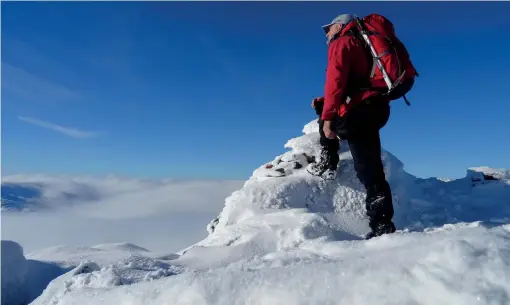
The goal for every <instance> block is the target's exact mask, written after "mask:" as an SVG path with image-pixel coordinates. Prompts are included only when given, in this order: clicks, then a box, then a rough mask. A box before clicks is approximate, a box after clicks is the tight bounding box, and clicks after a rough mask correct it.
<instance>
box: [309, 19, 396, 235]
mask: <svg viewBox="0 0 510 305" xmlns="http://www.w3.org/2000/svg"><path fill="white" fill-rule="evenodd" d="M323 29H324V31H325V32H326V37H327V39H328V40H327V43H328V64H327V72H326V83H325V87H324V97H317V98H314V99H313V101H312V107H314V108H315V111H316V112H317V115H319V116H320V118H319V126H320V128H319V132H320V135H321V137H320V144H321V146H322V151H321V155H320V157H319V161H318V162H317V163H314V164H312V166H310V168H309V170H308V171H309V172H310V173H311V174H314V175H318V176H324V177H325V178H330V179H334V177H335V173H336V168H337V165H338V162H339V158H338V149H339V139H338V138H340V139H342V140H346V141H347V143H348V145H349V149H350V151H351V154H352V158H353V161H354V168H355V170H356V173H357V177H358V179H359V180H360V182H361V183H362V184H363V185H364V187H365V189H366V193H367V196H366V200H365V202H366V210H367V216H368V218H369V226H370V228H371V232H370V233H369V234H368V235H367V236H366V238H367V239H369V238H372V237H375V236H379V235H382V234H386V233H393V232H395V225H394V224H393V222H392V218H393V213H394V211H393V202H392V195H391V189H390V186H389V184H388V182H387V181H386V177H385V174H384V168H383V164H382V160H381V141H380V137H379V130H380V129H381V128H382V127H383V126H384V125H386V123H387V121H388V119H389V116H390V106H389V99H387V98H386V97H384V96H381V94H380V93H378V92H377V91H373V90H367V89H366V88H368V87H369V86H368V84H367V82H368V78H369V76H370V74H371V71H372V66H373V60H372V57H371V55H370V53H369V52H368V50H367V49H365V46H364V42H363V40H361V39H358V38H357V36H356V35H354V33H355V32H354V31H355V30H356V21H355V20H354V18H353V16H352V15H349V14H343V15H340V16H338V17H336V18H335V19H334V20H333V21H332V22H331V23H330V24H328V25H325V26H323ZM361 88H365V89H363V90H362V89H361ZM337 137H338V138H337Z"/></svg>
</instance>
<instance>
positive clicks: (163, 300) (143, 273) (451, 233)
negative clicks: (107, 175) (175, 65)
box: [27, 122, 510, 305]
mask: <svg viewBox="0 0 510 305" xmlns="http://www.w3.org/2000/svg"><path fill="white" fill-rule="evenodd" d="M317 128H318V126H317V124H316V122H310V123H309V124H307V125H306V126H305V127H304V129H303V132H304V135H302V136H300V137H297V138H294V139H291V140H289V141H288V142H287V143H286V145H285V147H286V148H289V151H287V152H285V153H284V154H283V155H281V156H278V157H276V158H275V159H274V160H270V161H269V162H268V163H266V164H263V165H261V166H260V167H259V168H257V169H256V170H255V171H254V173H253V175H252V177H251V178H250V179H249V180H248V181H246V183H245V184H244V186H243V187H242V188H240V189H239V190H237V191H235V192H233V193H232V195H231V196H229V197H228V198H227V199H226V200H225V206H224V208H223V210H222V211H221V213H219V215H218V217H217V218H215V219H213V220H212V221H211V223H210V224H209V225H208V227H207V230H208V231H209V235H208V236H207V237H206V238H205V239H203V240H201V241H199V242H198V243H196V244H194V245H191V246H189V247H187V248H185V249H183V250H182V251H179V252H178V253H153V252H151V251H148V250H147V249H141V248H139V247H137V246H135V245H132V244H113V245H112V244H109V245H99V246H90V247H83V248H72V247H71V248H70V247H55V248H51V249H46V250H41V251H38V252H34V253H30V254H28V255H27V257H30V258H32V259H35V260H40V261H45V262H53V263H56V264H59V266H62V267H67V268H71V270H70V271H69V272H66V273H65V274H63V275H61V276H59V277H57V278H56V279H54V280H53V281H52V282H51V283H50V284H49V285H48V287H47V288H46V290H45V291H44V292H43V293H42V294H41V295H40V296H39V297H38V298H37V299H36V300H35V301H34V302H33V303H32V304H40V305H42V304H62V305H64V304H200V305H201V304H218V305H220V304H221V305H228V304H349V305H356V304H378V305H383V304H413V305H415V304H431V305H432V304H434V305H437V304H463V305H469V304H510V172H509V171H507V170H502V169H490V168H486V167H480V168H471V169H468V171H467V174H466V177H465V178H462V179H456V180H447V179H436V178H431V179H419V178H416V177H414V176H412V175H410V174H409V173H407V172H405V171H404V167H403V164H402V162H400V161H399V160H398V159H397V158H396V157H395V156H393V155H392V154H391V153H389V152H387V151H384V152H383V154H382V157H383V161H384V165H385V172H386V175H387V179H388V181H389V182H390V184H391V186H392V191H393V196H394V205H395V218H394V221H395V224H396V225H397V228H398V231H397V232H396V233H395V234H391V235H385V236H381V237H377V238H374V239H371V240H368V241H365V240H363V239H362V238H363V235H364V234H366V233H367V232H368V226H367V220H366V219H365V210H364V209H365V208H364V190H363V188H362V186H361V185H360V183H359V182H358V180H357V178H356V175H355V173H354V170H353V164H352V157H351V155H350V153H349V151H348V150H347V149H346V148H345V147H346V146H345V145H342V147H343V148H342V150H341V151H340V152H339V154H340V158H341V165H340V168H339V170H338V175H337V177H336V180H333V181H325V180H322V179H321V178H318V177H315V176H311V175H310V174H308V173H307V172H306V167H307V166H308V164H309V163H310V162H313V156H317V155H318V150H319V146H318V137H319V135H318V132H317ZM268 176H271V177H268ZM134 229H136V228H134Z"/></svg>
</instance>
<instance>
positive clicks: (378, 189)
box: [365, 180, 396, 239]
mask: <svg viewBox="0 0 510 305" xmlns="http://www.w3.org/2000/svg"><path fill="white" fill-rule="evenodd" d="M365 204H366V209H367V216H368V218H369V219H370V222H369V226H370V229H371V232H370V233H368V234H367V236H366V239H370V238H372V237H376V236H380V235H383V234H389V233H394V232H395V231H396V228H395V224H394V223H393V222H392V221H391V219H392V218H393V212H394V211H393V198H392V195H391V189H390V186H389V184H388V182H387V181H386V180H382V181H380V182H379V183H377V184H376V185H373V186H369V187H368V188H367V197H366V199H365Z"/></svg>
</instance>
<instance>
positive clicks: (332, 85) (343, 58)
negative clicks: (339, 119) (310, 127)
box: [321, 38, 350, 121]
mask: <svg viewBox="0 0 510 305" xmlns="http://www.w3.org/2000/svg"><path fill="white" fill-rule="evenodd" d="M349 69H350V54H349V47H348V45H347V41H346V40H344V39H342V38H339V39H337V40H336V41H333V43H331V44H330V46H329V49H328V68H327V71H326V83H325V86H324V110H323V111H322V116H321V118H322V119H323V120H324V121H330V120H331V119H333V117H334V116H335V115H336V113H337V110H338V108H339V107H340V105H341V104H342V102H343V99H344V93H345V90H346V84H347V78H348V77H349Z"/></svg>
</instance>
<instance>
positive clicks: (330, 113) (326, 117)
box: [321, 111, 336, 121]
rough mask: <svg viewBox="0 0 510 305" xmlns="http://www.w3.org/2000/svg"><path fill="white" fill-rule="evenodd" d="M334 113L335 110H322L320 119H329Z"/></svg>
mask: <svg viewBox="0 0 510 305" xmlns="http://www.w3.org/2000/svg"><path fill="white" fill-rule="evenodd" d="M335 115H336V112H334V111H328V112H325V111H324V112H322V116H321V119H322V120H323V121H331V120H332V119H333V118H334V117H335Z"/></svg>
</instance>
